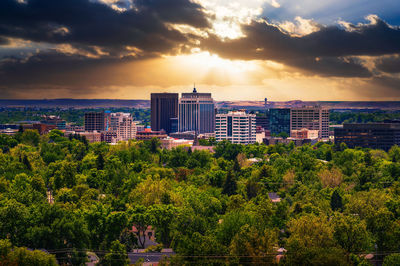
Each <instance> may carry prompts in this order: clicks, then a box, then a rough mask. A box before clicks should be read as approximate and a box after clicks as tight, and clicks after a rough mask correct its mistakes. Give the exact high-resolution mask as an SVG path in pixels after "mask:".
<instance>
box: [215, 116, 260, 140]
mask: <svg viewBox="0 0 400 266" xmlns="http://www.w3.org/2000/svg"><path fill="white" fill-rule="evenodd" d="M215 139H216V140H217V141H222V140H229V141H230V142H232V143H236V144H251V143H255V142H256V116H255V115H253V114H246V112H245V111H232V112H229V113H228V114H217V115H216V118H215Z"/></svg>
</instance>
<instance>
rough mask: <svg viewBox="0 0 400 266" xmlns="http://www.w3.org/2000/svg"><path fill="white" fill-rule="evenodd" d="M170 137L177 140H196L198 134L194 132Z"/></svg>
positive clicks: (172, 134) (173, 134)
mask: <svg viewBox="0 0 400 266" xmlns="http://www.w3.org/2000/svg"><path fill="white" fill-rule="evenodd" d="M169 136H170V137H172V138H175V139H187V140H194V138H195V137H196V132H194V131H185V132H175V133H171V134H169Z"/></svg>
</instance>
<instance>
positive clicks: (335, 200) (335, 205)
mask: <svg viewBox="0 0 400 266" xmlns="http://www.w3.org/2000/svg"><path fill="white" fill-rule="evenodd" d="M331 209H332V210H333V211H341V210H343V201H342V196H340V194H339V192H338V190H337V189H335V190H334V191H333V193H332V196H331Z"/></svg>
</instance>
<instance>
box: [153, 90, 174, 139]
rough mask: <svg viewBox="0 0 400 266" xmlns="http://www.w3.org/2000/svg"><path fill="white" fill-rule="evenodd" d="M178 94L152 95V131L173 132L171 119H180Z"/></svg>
mask: <svg viewBox="0 0 400 266" xmlns="http://www.w3.org/2000/svg"><path fill="white" fill-rule="evenodd" d="M178 96H179V95H178V93H152V94H151V129H152V130H155V131H159V130H164V131H165V132H167V133H170V132H172V131H171V118H176V117H178Z"/></svg>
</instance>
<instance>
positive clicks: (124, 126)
mask: <svg viewBox="0 0 400 266" xmlns="http://www.w3.org/2000/svg"><path fill="white" fill-rule="evenodd" d="M108 131H113V132H116V133H117V134H116V135H117V139H116V141H117V142H118V141H126V140H130V139H134V138H135V137H136V124H135V123H134V122H133V119H132V115H131V114H130V113H121V112H119V113H111V114H110V125H109V128H108Z"/></svg>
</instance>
